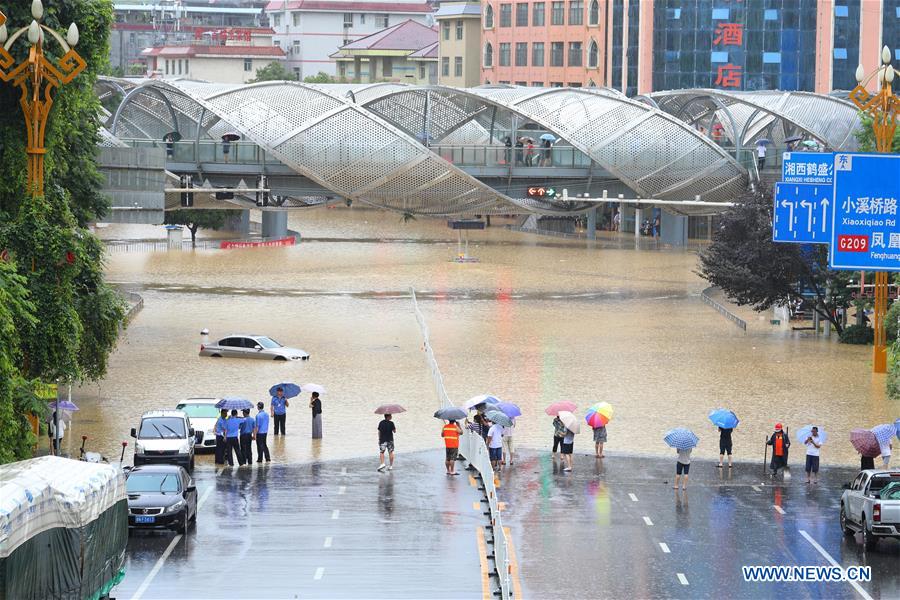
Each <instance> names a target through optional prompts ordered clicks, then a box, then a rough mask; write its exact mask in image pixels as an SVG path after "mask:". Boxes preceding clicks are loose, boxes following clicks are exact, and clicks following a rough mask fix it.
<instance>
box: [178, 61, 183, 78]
mask: <svg viewBox="0 0 900 600" xmlns="http://www.w3.org/2000/svg"><path fill="white" fill-rule="evenodd" d="M182 64H183V63H182V60H181V59H180V58H179V59H178V74H179V75H181V74H182V71H181V69H182V66H181V65H182Z"/></svg>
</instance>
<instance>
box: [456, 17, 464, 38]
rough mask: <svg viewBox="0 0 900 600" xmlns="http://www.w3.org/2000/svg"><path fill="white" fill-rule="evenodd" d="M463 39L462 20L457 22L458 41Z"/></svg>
mask: <svg viewBox="0 0 900 600" xmlns="http://www.w3.org/2000/svg"><path fill="white" fill-rule="evenodd" d="M462 37H463V22H462V19H459V20H458V21H456V39H458V40H461V39H462Z"/></svg>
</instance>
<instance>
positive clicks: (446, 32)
mask: <svg viewBox="0 0 900 600" xmlns="http://www.w3.org/2000/svg"><path fill="white" fill-rule="evenodd" d="M441 30H442V31H443V32H444V39H445V40H449V39H450V21H444V22H443V23H441Z"/></svg>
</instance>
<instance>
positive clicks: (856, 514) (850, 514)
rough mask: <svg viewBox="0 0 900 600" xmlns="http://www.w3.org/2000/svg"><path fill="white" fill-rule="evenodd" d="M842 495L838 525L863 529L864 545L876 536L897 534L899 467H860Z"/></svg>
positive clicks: (853, 530) (899, 528)
mask: <svg viewBox="0 0 900 600" xmlns="http://www.w3.org/2000/svg"><path fill="white" fill-rule="evenodd" d="M845 488H847V489H845V490H844V493H843V495H842V496H841V529H842V530H843V531H844V533H845V534H846V535H848V536H849V535H855V534H856V533H857V532H860V533H862V536H863V543H864V544H865V546H866V548H868V549H870V550H871V549H873V548H875V546H876V545H877V544H878V539H879V538H889V537H893V538H900V470H897V469H891V470H878V469H867V470H865V471H860V473H859V475H857V476H856V479H854V480H853V483H851V484H849V486H845Z"/></svg>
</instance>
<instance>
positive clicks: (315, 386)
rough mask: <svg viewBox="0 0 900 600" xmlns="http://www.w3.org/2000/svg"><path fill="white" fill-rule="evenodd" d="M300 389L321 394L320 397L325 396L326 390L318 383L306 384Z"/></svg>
mask: <svg viewBox="0 0 900 600" xmlns="http://www.w3.org/2000/svg"><path fill="white" fill-rule="evenodd" d="M300 389H301V390H303V391H304V392H309V393H313V392H319V395H320V396H323V395H325V388H324V387H323V386H321V385H319V384H318V383H304V384H302V385H301V386H300Z"/></svg>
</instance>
